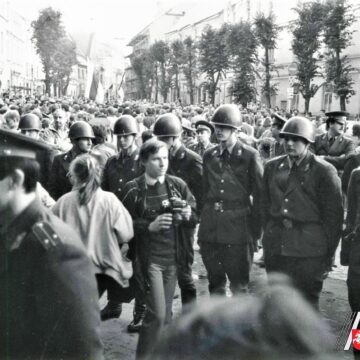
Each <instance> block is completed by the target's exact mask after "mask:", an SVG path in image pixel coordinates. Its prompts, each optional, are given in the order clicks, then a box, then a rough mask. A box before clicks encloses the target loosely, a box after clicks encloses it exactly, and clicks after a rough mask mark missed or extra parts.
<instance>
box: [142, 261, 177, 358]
mask: <svg viewBox="0 0 360 360" xmlns="http://www.w3.org/2000/svg"><path fill="white" fill-rule="evenodd" d="M148 279H149V284H150V290H149V291H148V293H147V294H146V306H147V310H146V315H145V319H144V322H143V325H142V327H141V330H140V335H139V342H138V345H137V349H136V358H137V359H141V358H143V357H145V356H146V355H148V354H149V352H150V351H151V350H152V349H153V347H154V345H156V342H157V340H158V339H159V336H160V333H161V331H162V329H163V327H164V325H165V324H168V323H170V321H171V314H172V303H173V298H174V293H175V286H176V280H177V275H176V265H167V266H163V265H158V264H153V263H151V264H150V266H149V269H148Z"/></svg>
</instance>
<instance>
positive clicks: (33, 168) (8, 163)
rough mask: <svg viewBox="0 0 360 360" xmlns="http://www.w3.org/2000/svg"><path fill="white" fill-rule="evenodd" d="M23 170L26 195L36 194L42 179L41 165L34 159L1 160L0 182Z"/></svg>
mask: <svg viewBox="0 0 360 360" xmlns="http://www.w3.org/2000/svg"><path fill="white" fill-rule="evenodd" d="M17 169H19V170H21V171H22V172H23V173H24V175H25V179H24V189H25V192H26V193H30V192H34V191H35V189H36V184H37V182H38V181H39V177H40V165H39V163H38V162H37V161H36V160H34V159H27V158H22V157H8V158H1V166H0V180H2V179H4V178H6V177H7V176H9V175H10V176H11V175H13V174H14V172H15V170H17Z"/></svg>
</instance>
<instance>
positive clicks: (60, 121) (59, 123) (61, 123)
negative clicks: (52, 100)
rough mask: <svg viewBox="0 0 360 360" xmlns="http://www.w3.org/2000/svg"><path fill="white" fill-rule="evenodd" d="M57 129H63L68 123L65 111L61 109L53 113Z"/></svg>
mask: <svg viewBox="0 0 360 360" xmlns="http://www.w3.org/2000/svg"><path fill="white" fill-rule="evenodd" d="M53 117H54V128H55V130H63V129H64V127H65V124H66V117H65V113H64V112H63V111H61V110H56V111H55V112H54V114H53Z"/></svg>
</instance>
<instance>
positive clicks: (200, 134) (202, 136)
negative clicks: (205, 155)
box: [197, 130, 211, 144]
mask: <svg viewBox="0 0 360 360" xmlns="http://www.w3.org/2000/svg"><path fill="white" fill-rule="evenodd" d="M210 135H211V133H210V131H207V130H199V131H197V138H198V141H199V143H200V144H207V143H209V142H210Z"/></svg>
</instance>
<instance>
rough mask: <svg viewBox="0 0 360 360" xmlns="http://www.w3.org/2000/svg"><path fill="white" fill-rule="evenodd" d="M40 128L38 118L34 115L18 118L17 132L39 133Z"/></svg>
mask: <svg viewBox="0 0 360 360" xmlns="http://www.w3.org/2000/svg"><path fill="white" fill-rule="evenodd" d="M41 128H42V125H41V121H40V119H39V117H38V116H37V115H35V114H25V115H23V116H22V117H21V118H20V121H19V130H36V131H40V130H41Z"/></svg>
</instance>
